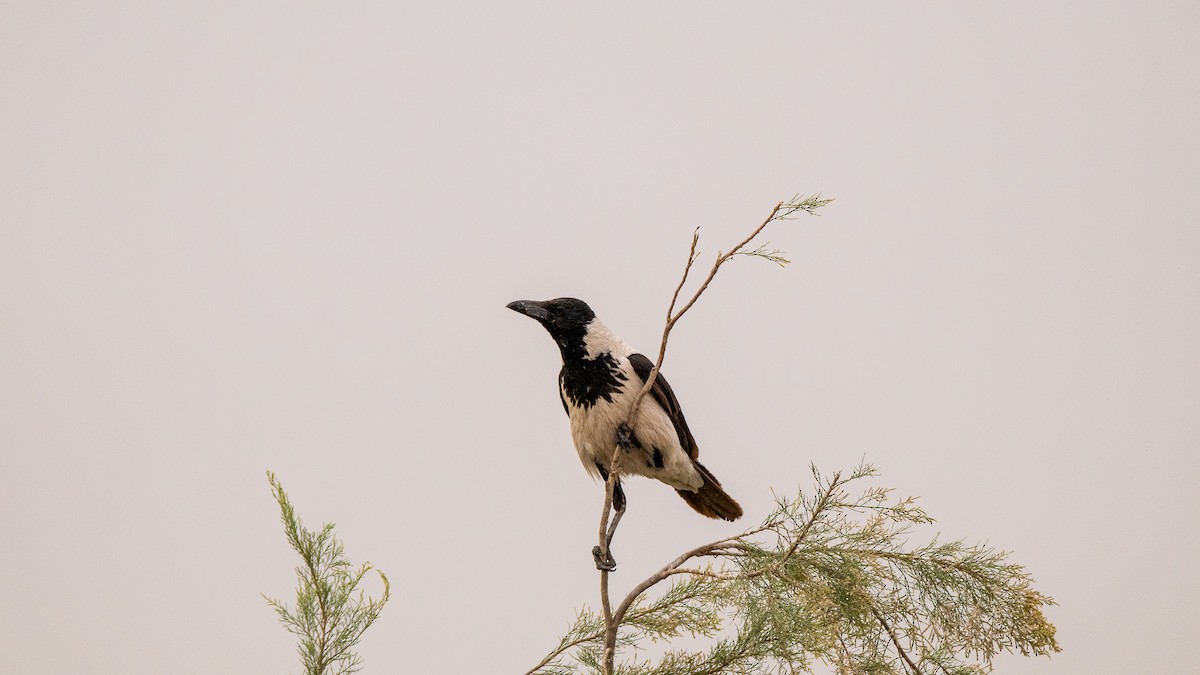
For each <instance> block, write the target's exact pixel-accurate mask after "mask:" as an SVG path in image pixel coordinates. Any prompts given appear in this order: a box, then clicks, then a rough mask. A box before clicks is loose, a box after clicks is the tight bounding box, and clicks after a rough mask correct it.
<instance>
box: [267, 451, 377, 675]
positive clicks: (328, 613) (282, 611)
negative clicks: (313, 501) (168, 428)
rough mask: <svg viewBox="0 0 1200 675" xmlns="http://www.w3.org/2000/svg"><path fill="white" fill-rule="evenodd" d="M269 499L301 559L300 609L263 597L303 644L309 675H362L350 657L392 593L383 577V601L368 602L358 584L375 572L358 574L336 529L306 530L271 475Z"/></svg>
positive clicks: (298, 571) (301, 649)
mask: <svg viewBox="0 0 1200 675" xmlns="http://www.w3.org/2000/svg"><path fill="white" fill-rule="evenodd" d="M267 480H268V481H270V483H271V493H272V495H274V497H275V501H276V502H278V503H279V511H280V519H281V520H282V521H283V530H284V533H285V534H287V539H288V544H290V545H291V547H292V549H293V550H295V551H296V553H298V554H299V555H300V558H301V560H302V562H301V564H300V565H298V566H297V567H296V576H297V578H298V579H299V584H298V585H297V587H296V608H295V610H291V609H288V607H287V605H285V604H284V603H282V602H280V601H279V600H273V599H271V598H269V597H267V596H265V595H264V596H263V598H264V599H266V601H267V603H268V604H270V605H271V607H273V608H274V609H275V612H276V613H277V614H278V615H279V622H280V623H281V624H283V626H284V627H285V628H287V629H288V631H289V632H291V633H293V634H295V635H296V636H297V637H298V638H299V645H298V646H297V651H298V652H299V653H300V661H301V663H302V664H303V665H304V672H305V675H346V674H348V673H354V672H357V671H358V670H359V666H360V665H361V663H362V660H361V659H360V658H359V657H358V656H357V655H356V654H355V653H354V652H353V651H351V650H352V648H353V647H354V646H355V645H357V644H358V642H359V640H360V639H361V638H362V634H363V633H364V632H365V631H366V630H367V628H369V627H370V626H371V624H372V623H374V622H375V620H376V619H377V618H379V613H380V612H382V611H383V606H384V604H385V603H386V602H387V601H388V597H389V595H390V592H391V587H390V585H389V584H388V579H387V576H385V575H384V573H383V572H382V571H379V570H376V572H378V573H379V578H380V579H382V580H383V595H382V597H380V598H379V599H378V600H375V599H373V598H370V597H367V596H366V594H365V593H364V592H363V591H362V590H360V589H359V584H360V583H362V580H363V578H364V577H365V576H366V575H367V573H368V572H370V571H371V570H372V567H371V565H370V563H364V564H363V565H361V566H359V567H357V568H355V567H354V566H353V565H351V564H350V561H349V559H347V558H346V554H345V550H344V548H343V546H342V542H341V541H340V540H338V538H337V537H335V536H334V535H333V527H334V526H333V524H332V523H325V524H324V525H322V526H321V529H320V530H318V531H313V530H309V529H306V528H305V527H304V524H303V523H302V522H301V521H300V518H299V517H297V516H296V511H295V509H294V508H293V507H292V503H291V501H290V500H288V496H287V493H286V492H284V491H283V485H282V484H280V482H279V480H278V479H277V478H276V477H275V474H274V473H272V472H270V471H268V472H267Z"/></svg>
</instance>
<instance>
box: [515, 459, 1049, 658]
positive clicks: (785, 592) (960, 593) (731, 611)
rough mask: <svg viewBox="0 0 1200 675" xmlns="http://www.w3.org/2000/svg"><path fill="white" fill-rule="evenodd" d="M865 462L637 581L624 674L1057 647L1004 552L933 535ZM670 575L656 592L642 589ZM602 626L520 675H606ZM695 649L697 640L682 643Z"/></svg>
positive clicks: (627, 604)
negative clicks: (655, 654) (873, 481)
mask: <svg viewBox="0 0 1200 675" xmlns="http://www.w3.org/2000/svg"><path fill="white" fill-rule="evenodd" d="M875 475H876V471H875V469H874V468H873V467H871V466H870V465H862V466H859V467H857V468H855V469H854V470H853V471H851V472H849V473H848V475H843V474H841V473H834V474H832V475H829V476H825V475H822V474H821V473H820V472H818V471H817V469H816V468H815V467H814V468H813V477H814V479H815V481H816V485H815V487H814V488H813V490H812V492H810V493H805V492H803V491H801V492H800V493H799V494H798V495H797V496H795V497H793V498H777V502H776V506H775V508H774V510H773V511H772V512H771V513H770V515H768V516H767V517H766V519H764V520H763V522H762V524H761V525H759V526H757V527H755V528H753V529H750V530H747V531H745V532H743V533H741V534H738V535H735V536H731V537H728V538H725V539H721V540H719V541H715V542H712V543H710V544H705V545H703V546H699V547H696V548H694V549H692V550H690V551H688V552H686V553H684V554H682V555H680V556H679V557H678V558H676V559H675V560H672V561H671V562H670V563H668V564H667V565H665V566H663V567H662V568H661V569H659V570H658V571H657V572H655V573H654V574H652V575H651V576H650V577H648V578H647V579H646V580H645V581H643V582H641V583H640V584H638V585H637V586H636V587H635V588H634V589H633V590H632V591H631V592H630V594H629V595H628V596H627V597H626V598H625V599H624V601H623V602H622V603H621V604H620V605H619V606H618V607H617V608H616V610H614V618H615V619H616V620H617V622H618V631H617V640H616V645H617V647H618V651H631V652H633V655H632V658H630V659H627V660H626V661H625V662H624V663H618V664H617V665H616V666H615V668H614V669H613V672H615V673H619V674H621V675H635V674H636V675H701V674H716V673H738V674H743V673H744V674H749V673H764V674H766V673H811V672H814V670H813V668H816V667H819V668H821V671H820V672H828V671H829V670H833V671H835V672H837V673H839V674H845V675H851V674H854V675H859V674H864V675H865V674H870V675H885V674H895V675H908V674H914V673H915V674H927V673H928V674H931V673H939V674H946V675H967V674H978V673H987V672H990V671H991V663H992V659H993V657H994V656H996V655H997V654H999V653H1001V652H1006V651H1009V652H1012V651H1015V652H1018V653H1020V654H1023V655H1026V656H1029V655H1048V654H1050V653H1052V652H1057V651H1059V646H1058V643H1057V642H1056V641H1055V637H1054V634H1055V629H1054V626H1053V625H1051V624H1050V623H1049V622H1048V621H1047V620H1046V617H1045V616H1044V615H1043V613H1042V610H1043V608H1044V607H1045V606H1047V605H1052V604H1054V602H1053V600H1052V599H1050V598H1049V597H1046V596H1045V595H1042V594H1041V593H1039V592H1038V591H1036V590H1034V589H1033V586H1032V584H1033V580H1032V578H1031V577H1030V575H1029V574H1028V573H1027V572H1026V571H1025V569H1024V568H1023V567H1021V566H1020V565H1017V564H1014V563H1011V562H1009V561H1008V558H1007V554H1006V553H1004V552H1001V551H997V550H995V549H992V548H989V547H987V546H982V545H968V544H966V543H964V542H962V541H952V542H939V541H937V540H936V539H935V540H933V541H931V542H928V543H925V544H923V545H919V546H909V545H908V543H907V542H908V538H909V537H910V536H911V535H912V528H913V527H914V526H916V525H924V524H928V523H932V522H933V519H932V518H930V517H929V515H928V514H926V513H925V511H924V510H922V509H921V508H920V507H919V506H918V505H917V504H916V502H915V500H914V499H913V498H895V497H894V496H893V493H892V491H891V490H889V489H886V488H881V487H872V486H862V485H861V484H862V483H863V482H864V479H867V478H870V477H872V476H875ZM669 578H673V579H674V583H672V584H670V585H669V586H668V587H667V589H666V590H665V592H663V593H662V594H661V595H660V596H658V597H657V598H649V597H647V594H646V592H647V591H648V590H649V589H650V588H652V587H654V586H656V585H657V584H659V583H660V582H663V581H665V580H667V579H669ZM689 635H690V636H698V637H703V638H708V640H705V641H703V642H706V643H707V646H706V648H702V649H700V650H697V651H689V650H686V649H675V650H671V651H668V652H667V653H666V654H665V655H663V656H661V657H659V658H657V659H656V660H652V659H647V658H645V657H640V658H639V656H638V651H637V648H638V647H639V646H642V645H644V644H645V643H646V642H647V641H654V642H660V641H668V642H669V641H671V640H675V639H678V638H681V637H684V636H689ZM604 642H605V622H604V619H603V617H602V616H599V615H597V614H596V613H594V612H591V611H588V610H584V611H581V612H580V613H579V614H578V616H577V617H576V619H575V621H574V623H573V624H572V626H571V627H570V629H569V630H568V631H567V634H566V635H565V636H564V637H563V638H562V640H561V641H560V642H559V644H558V645H557V646H556V647H555V648H554V649H553V650H551V651H550V653H549V654H547V656H546V657H545V658H544V659H543V660H542V662H541V663H539V664H538V665H537V666H536V667H534V668H533V669H531V670H529V671H528V672H527V675H567V674H577V673H604V672H605V670H606V668H605V663H604V661H605V654H604ZM692 642H696V641H695V640H693V641H692Z"/></svg>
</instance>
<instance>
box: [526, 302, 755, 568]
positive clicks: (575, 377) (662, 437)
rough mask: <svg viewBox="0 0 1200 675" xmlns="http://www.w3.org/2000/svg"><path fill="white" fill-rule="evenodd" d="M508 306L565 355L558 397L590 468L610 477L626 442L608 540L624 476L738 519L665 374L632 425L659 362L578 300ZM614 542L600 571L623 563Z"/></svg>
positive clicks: (622, 504) (601, 557) (620, 508)
mask: <svg viewBox="0 0 1200 675" xmlns="http://www.w3.org/2000/svg"><path fill="white" fill-rule="evenodd" d="M506 307H507V308H508V309H511V310H513V311H515V312H518V313H520V314H524V315H525V316H527V317H530V318H531V319H535V320H536V321H538V322H539V323H540V324H542V326H543V327H544V328H545V329H546V331H547V332H548V333H550V337H552V338H553V339H554V342H555V343H556V344H557V345H558V349H559V352H560V353H561V355H562V370H560V371H559V374H558V392H559V398H560V399H561V400H562V405H563V410H565V411H566V413H567V416H568V417H569V418H570V427H571V440H572V441H573V443H574V445H575V450H576V452H577V453H578V454H579V460H580V461H581V462H582V463H583V468H584V469H585V470H586V471H587V472H588V473H589V474H591V475H592V476H593V477H599V478H600V479H602V480H604V481H606V482H607V481H608V468H609V466H611V462H612V455H613V450H614V448H615V447H617V446H620V447H621V453H620V455H621V456H620V459H619V463H618V464H617V466H618V469H619V471H618V478H617V482H616V485H615V488H614V490H613V507H614V508H615V509H616V512H615V514H614V519H613V524H612V526H611V527H610V529H609V533H608V542H607V543H608V544H609V545H611V543H612V535H613V533H614V532H615V530H616V523H617V522H619V520H620V518H621V516H622V515H623V514H624V513H625V508H626V504H627V500H626V497H625V492H624V490H623V489H622V488H621V482H620V476H644V477H646V478H653V479H655V480H658V481H660V482H662V483H666V484H667V485H669V486H670V487H672V488H674V489H675V491H676V492H677V493H679V496H680V497H682V498H683V500H684V501H685V502H687V504H688V506H690V507H692V509H694V510H695V511H696V512H697V513H699V514H701V515H703V516H707V517H709V518H714V519H722V520H728V521H734V520H737V519H738V518H740V517H741V516H742V507H741V506H740V505H739V504H738V503H737V502H736V501H735V500H734V499H733V498H732V497H730V496H729V494H728V493H726V492H725V490H724V489H723V488H722V487H721V482H720V481H718V480H717V478H716V477H715V476H713V474H712V472H711V471H709V470H708V469H707V468H705V467H704V465H703V464H701V463H700V462H699V460H698V459H697V458H698V457H699V454H700V449H699V447H698V446H697V445H696V439H695V438H694V437H693V436H692V432H691V430H690V429H689V428H688V424H687V420H686V419H685V418H684V416H683V410H682V408H680V406H679V401H678V399H677V398H676V397H675V392H674V391H673V390H672V389H671V385H670V384H668V382H667V380H666V378H665V377H663V375H662V373H661V372H659V373H658V375H657V377H656V378H655V380H654V384H653V385H652V386H651V388H650V391H649V392H648V393H647V395H646V396H645V397H643V398H642V400H641V402H640V403H639V407H640V408H641V409H640V411H639V413H638V417H637V421H636V423H635V428H633V429H630V428H629V427H628V426H626V419H627V417H628V416H629V413H630V411H631V406H632V404H633V399H634V397H635V396H636V395H637V393H638V391H639V390H641V388H642V387H643V385H644V384H645V382H646V380H647V379H648V378H649V377H650V371H651V370H652V369H653V368H654V362H653V361H651V360H650V359H649V358H647V357H646V356H645V355H644V354H641V353H638V352H635V351H634V350H633V349H632V348H631V347H630V346H629V345H628V344H626V342H625V341H624V340H622V339H621V338H620V337H619V336H617V334H616V333H614V332H613V331H612V330H610V329H609V328H608V327H607V326H605V325H604V324H603V323H602V322H601V321H600V320H599V319H598V318H596V313H595V312H594V311H592V308H591V307H589V306H588V304H587V303H586V302H584V301H582V300H579V299H577V298H555V299H553V300H544V301H537V300H515V301H513V302H510V303H508V305H506ZM609 548H610V547H606V549H601V548H600V547H599V546H597V547H595V548H594V549H593V551H592V554H593V557H594V558H595V559H596V567H597V568H598V569H608V570H611V569H615V568H616V560H615V559H613V557H612V553H611V550H608V549H609Z"/></svg>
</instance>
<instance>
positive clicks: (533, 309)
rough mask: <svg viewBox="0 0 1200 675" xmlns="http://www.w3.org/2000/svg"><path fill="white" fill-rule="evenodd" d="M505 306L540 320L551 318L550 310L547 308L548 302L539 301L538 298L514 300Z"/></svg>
mask: <svg viewBox="0 0 1200 675" xmlns="http://www.w3.org/2000/svg"><path fill="white" fill-rule="evenodd" d="M505 307H507V308H509V309H511V310H512V311H514V312H520V313H521V314H524V315H525V316H527V317H529V318H531V319H537V320H538V321H548V320H550V312H549V311H547V309H546V303H544V302H538V301H537V300H514V301H512V302H510V303H508V304H507V305H505Z"/></svg>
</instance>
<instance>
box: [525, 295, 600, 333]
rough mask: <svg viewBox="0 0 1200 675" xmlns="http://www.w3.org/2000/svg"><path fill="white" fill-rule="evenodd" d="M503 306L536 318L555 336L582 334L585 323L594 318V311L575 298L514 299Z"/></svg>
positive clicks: (585, 327)
mask: <svg viewBox="0 0 1200 675" xmlns="http://www.w3.org/2000/svg"><path fill="white" fill-rule="evenodd" d="M505 306H506V307H508V308H509V309H511V310H513V311H514V312H520V313H521V314H524V315H525V316H527V317H530V318H532V319H537V320H538V322H539V323H541V324H542V325H543V326H545V327H546V330H548V331H550V334H551V335H553V336H555V337H559V336H565V335H583V334H584V333H585V332H586V331H587V325H588V324H589V323H591V321H592V319H595V318H596V313H595V312H593V311H592V308H591V307H588V306H587V303H586V302H584V301H582V300H576V299H575V298H555V299H553V300H543V301H537V300H516V301H513V302H510V303H508V304H507V305H505Z"/></svg>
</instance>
